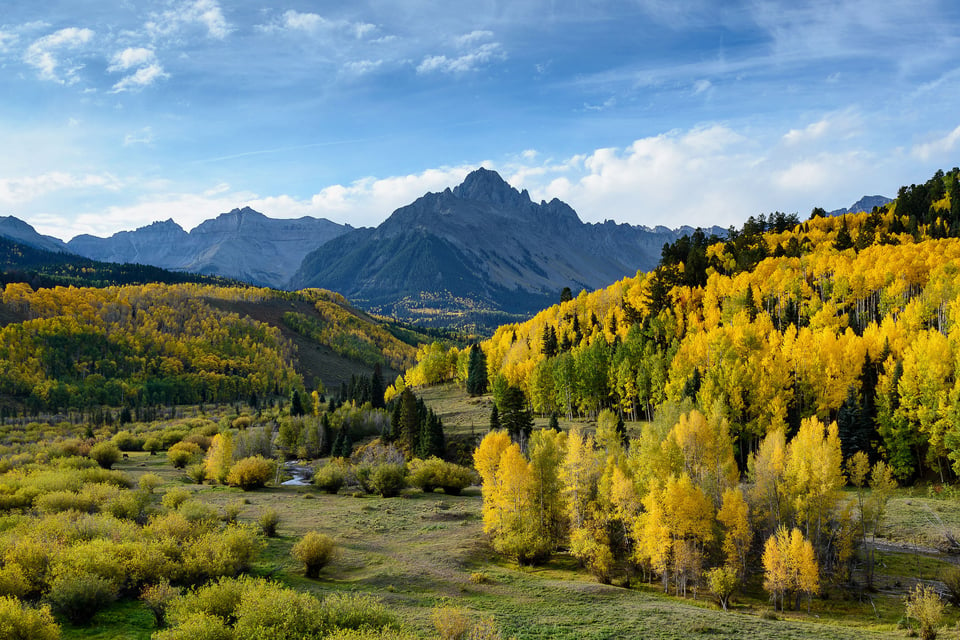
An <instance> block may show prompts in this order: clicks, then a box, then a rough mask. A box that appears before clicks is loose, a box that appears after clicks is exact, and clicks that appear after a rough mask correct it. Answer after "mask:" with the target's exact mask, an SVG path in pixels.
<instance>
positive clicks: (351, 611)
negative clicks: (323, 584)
mask: <svg viewBox="0 0 960 640" xmlns="http://www.w3.org/2000/svg"><path fill="white" fill-rule="evenodd" d="M322 611H323V619H324V626H325V627H326V628H327V629H363V628H372V629H383V628H390V627H392V628H397V627H399V623H398V621H397V618H396V616H395V615H394V614H392V613H391V612H390V611H389V610H388V609H387V607H386V606H384V604H383V603H382V602H380V601H379V600H377V599H376V598H374V597H373V596H369V595H366V594H362V593H331V594H329V595H328V596H327V597H325V598H324V599H323V606H322Z"/></svg>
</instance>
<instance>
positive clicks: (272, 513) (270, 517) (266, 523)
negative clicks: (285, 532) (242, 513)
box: [257, 509, 280, 538]
mask: <svg viewBox="0 0 960 640" xmlns="http://www.w3.org/2000/svg"><path fill="white" fill-rule="evenodd" d="M257 522H258V523H259V524H260V530H261V531H263V535H265V536H267V537H268V538H273V537H275V536H276V535H277V527H278V526H280V514H279V513H277V510H276V509H267V510H266V511H264V512H263V513H261V514H260V517H259V518H258V519H257Z"/></svg>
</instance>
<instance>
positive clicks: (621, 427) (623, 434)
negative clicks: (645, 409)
mask: <svg viewBox="0 0 960 640" xmlns="http://www.w3.org/2000/svg"><path fill="white" fill-rule="evenodd" d="M617 435H618V436H620V444H622V445H623V448H624V449H626V448H627V447H629V446H630V439H629V438H627V425H625V424H624V423H623V414H621V413H617Z"/></svg>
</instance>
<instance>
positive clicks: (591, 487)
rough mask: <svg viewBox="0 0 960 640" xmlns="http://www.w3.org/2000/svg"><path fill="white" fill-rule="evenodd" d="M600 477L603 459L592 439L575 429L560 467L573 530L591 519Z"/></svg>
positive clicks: (568, 441) (570, 436) (568, 438)
mask: <svg viewBox="0 0 960 640" xmlns="http://www.w3.org/2000/svg"><path fill="white" fill-rule="evenodd" d="M599 475H600V458H599V456H598V453H597V451H596V450H595V449H594V447H593V438H592V437H590V436H584V435H583V432H582V431H580V429H579V428H574V429H573V430H572V431H570V433H569V434H568V436H567V454H566V455H565V456H564V458H563V464H562V465H561V467H560V480H561V482H562V483H563V496H564V499H565V501H566V504H567V514H568V517H569V519H570V526H571V528H574V529H579V528H581V527H583V526H584V523H585V522H586V520H587V518H588V517H589V513H590V505H591V504H592V503H593V502H594V500H595V497H596V490H597V480H598V478H599Z"/></svg>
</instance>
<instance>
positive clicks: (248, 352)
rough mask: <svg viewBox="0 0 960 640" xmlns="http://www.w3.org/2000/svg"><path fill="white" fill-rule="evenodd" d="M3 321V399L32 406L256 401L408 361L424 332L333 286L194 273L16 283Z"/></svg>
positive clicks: (7, 294)
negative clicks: (255, 284) (230, 282)
mask: <svg viewBox="0 0 960 640" xmlns="http://www.w3.org/2000/svg"><path fill="white" fill-rule="evenodd" d="M0 321H2V322H3V323H4V324H5V325H6V326H4V327H3V328H2V329H0V394H2V396H3V398H5V401H4V405H5V407H6V409H7V410H8V411H13V410H15V409H17V408H26V409H27V410H28V411H31V412H36V411H39V410H58V409H61V410H62V409H67V408H78V409H85V408H93V407H99V406H108V407H119V406H128V407H139V406H150V405H158V404H165V405H166V404H183V403H202V402H233V401H242V402H251V403H253V404H256V402H257V398H261V399H263V398H266V397H271V396H278V395H279V396H289V394H290V393H291V392H292V391H293V390H295V389H299V390H303V389H304V387H305V386H307V387H309V388H310V389H313V388H316V387H317V386H318V385H319V384H321V383H324V384H328V385H331V386H336V385H339V384H340V383H341V382H345V381H346V380H348V379H350V377H351V376H352V375H354V374H367V375H369V372H370V371H372V370H373V369H374V367H376V366H381V367H383V368H384V369H385V370H386V371H387V372H388V373H389V372H390V371H400V370H403V369H404V368H406V367H409V366H411V365H412V364H413V362H414V355H415V353H416V348H415V347H416V345H417V344H419V343H420V342H421V341H423V340H426V339H427V337H426V336H423V335H421V334H419V333H417V332H416V331H413V330H411V329H403V328H400V327H392V326H390V325H387V324H384V323H382V322H380V321H378V320H376V319H374V318H371V317H369V316H367V315H365V314H363V313H362V312H360V311H357V310H355V309H353V308H352V307H351V306H350V305H349V304H348V303H347V302H346V300H345V299H344V298H343V297H342V296H340V295H339V294H333V293H330V292H327V291H321V290H305V291H302V292H297V293H287V292H280V291H275V290H271V289H257V288H252V287H218V286H210V285H198V284H180V285H163V284H149V285H138V286H125V287H106V288H100V289H97V288H75V287H53V288H41V289H37V290H33V289H32V288H31V287H30V286H29V285H27V284H25V283H11V284H8V285H7V286H6V288H5V289H4V290H2V304H0ZM391 331H392V332H393V333H391ZM394 334H396V335H394ZM397 336H400V337H397ZM305 382H306V385H305Z"/></svg>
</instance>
